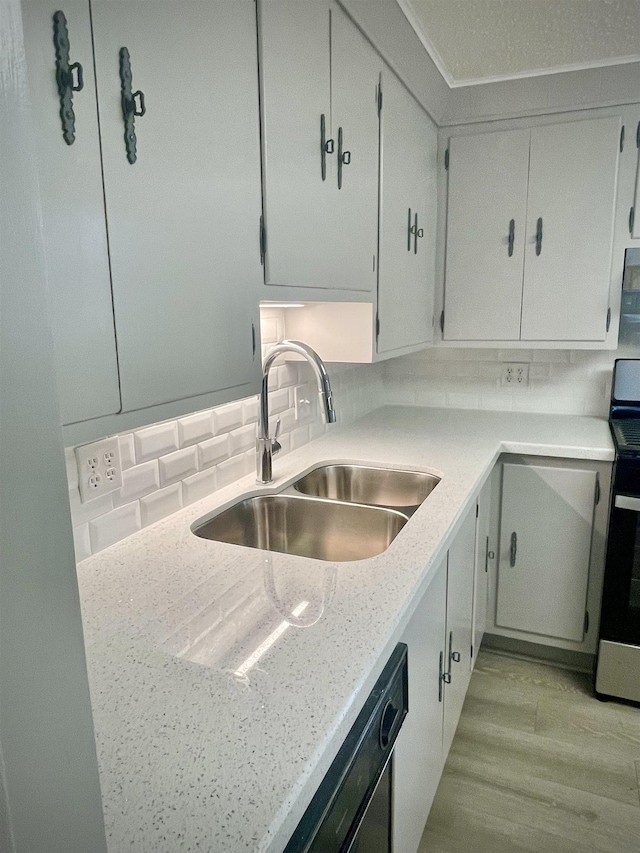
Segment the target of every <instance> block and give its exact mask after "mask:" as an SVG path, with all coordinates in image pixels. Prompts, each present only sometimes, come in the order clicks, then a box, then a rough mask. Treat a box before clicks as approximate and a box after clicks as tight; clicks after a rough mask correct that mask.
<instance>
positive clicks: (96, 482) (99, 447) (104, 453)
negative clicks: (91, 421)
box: [76, 436, 122, 503]
mask: <svg viewBox="0 0 640 853" xmlns="http://www.w3.org/2000/svg"><path fill="white" fill-rule="evenodd" d="M76 462H77V465H78V485H79V487H80V499H81V500H82V503H86V502H87V501H91V500H93V499H94V498H99V497H100V496H101V495H107V494H109V492H116V491H117V490H118V489H119V488H120V486H122V462H121V460H120V445H119V444H118V438H117V436H112V437H111V438H103V439H102V440H101V441H94V443H93V444H83V445H82V447H76Z"/></svg>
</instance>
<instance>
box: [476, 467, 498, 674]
mask: <svg viewBox="0 0 640 853" xmlns="http://www.w3.org/2000/svg"><path fill="white" fill-rule="evenodd" d="M491 487H492V486H491V480H489V481H488V482H486V483H485V484H484V486H483V488H482V491H481V492H480V495H479V496H478V500H477V503H476V548H475V560H474V567H473V611H472V619H471V637H472V640H471V669H473V667H474V666H475V662H476V659H477V657H478V652H479V651H480V645H481V643H482V637H483V636H484V632H485V628H486V626H487V606H488V594H489V589H488V586H489V584H488V580H489V560H490V559H491V555H492V554H494V552H493V550H492V549H491V547H490V544H489V535H490V526H491Z"/></svg>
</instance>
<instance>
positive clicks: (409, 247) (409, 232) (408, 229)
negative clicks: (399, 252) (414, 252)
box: [407, 208, 413, 252]
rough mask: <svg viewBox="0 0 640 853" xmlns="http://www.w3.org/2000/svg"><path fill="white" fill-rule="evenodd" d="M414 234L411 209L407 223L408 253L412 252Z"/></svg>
mask: <svg viewBox="0 0 640 853" xmlns="http://www.w3.org/2000/svg"><path fill="white" fill-rule="evenodd" d="M412 234H413V227H412V225H411V208H409V219H408V221H407V252H410V251H411V235H412Z"/></svg>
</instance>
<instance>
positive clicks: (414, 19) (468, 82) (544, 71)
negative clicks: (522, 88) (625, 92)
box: [396, 0, 640, 89]
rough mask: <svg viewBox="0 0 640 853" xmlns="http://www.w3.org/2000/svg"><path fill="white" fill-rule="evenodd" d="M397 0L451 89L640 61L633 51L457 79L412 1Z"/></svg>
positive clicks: (639, 56)
mask: <svg viewBox="0 0 640 853" xmlns="http://www.w3.org/2000/svg"><path fill="white" fill-rule="evenodd" d="M396 2H397V4H398V6H400V8H401V9H402V11H403V13H404V15H405V17H406V19H407V20H408V21H409V24H410V25H411V27H412V28H413V30H414V32H415V34H416V35H417V36H418V38H419V39H420V41H421V42H422V44H423V46H424V49H425V50H426V51H427V53H428V54H429V56H430V57H431V60H432V61H433V64H434V65H435V66H436V68H437V69H438V71H439V72H440V74H441V76H442V78H443V79H444V81H445V83H446V84H447V86H448V87H449V88H450V89H459V88H461V87H463V86H482V85H484V84H485V83H504V82H508V81H510V80H525V79H527V78H530V77H546V76H548V75H551V74H566V73H568V72H570V71H588V70H589V69H593V68H609V67H611V66H613V65H630V64H632V63H634V62H640V54H632V55H630V56H618V57H614V58H613V59H596V60H593V61H592V62H576V63H573V64H567V65H556V66H552V67H550V68H534V69H531V70H528V71H518V72H516V73H513V74H498V75H494V76H492V77H471V78H461V79H458V78H455V77H453V76H452V75H451V73H450V72H449V70H448V68H447V66H446V64H445V62H444V59H443V58H442V56H441V55H440V54H439V53H438V50H437V48H436V46H435V45H434V43H433V42H432V41H431V39H430V38H429V36H428V35H427V34H426V33H425V31H424V28H423V26H422V23H421V21H420V19H419V18H418V16H417V14H416V12H415V10H414V8H413V6H412V4H411V0H396Z"/></svg>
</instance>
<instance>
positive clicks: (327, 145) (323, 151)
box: [320, 113, 333, 181]
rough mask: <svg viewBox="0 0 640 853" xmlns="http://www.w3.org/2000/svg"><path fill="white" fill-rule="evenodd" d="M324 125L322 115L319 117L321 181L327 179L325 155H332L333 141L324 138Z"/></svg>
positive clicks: (325, 132)
mask: <svg viewBox="0 0 640 853" xmlns="http://www.w3.org/2000/svg"><path fill="white" fill-rule="evenodd" d="M326 135H327V131H326V124H325V117H324V113H322V115H321V116H320V173H321V175H322V180H323V181H325V180H326V179H327V154H333V139H327V138H326Z"/></svg>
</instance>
